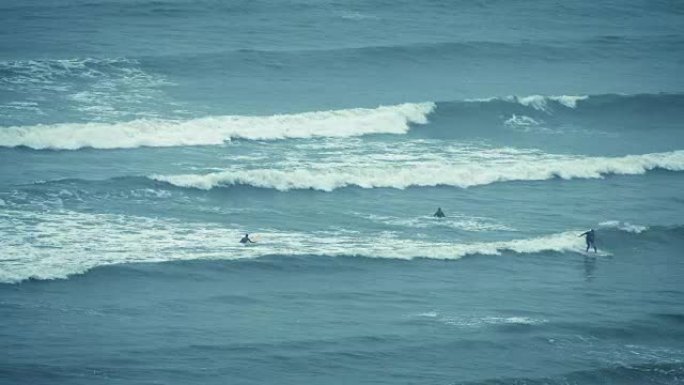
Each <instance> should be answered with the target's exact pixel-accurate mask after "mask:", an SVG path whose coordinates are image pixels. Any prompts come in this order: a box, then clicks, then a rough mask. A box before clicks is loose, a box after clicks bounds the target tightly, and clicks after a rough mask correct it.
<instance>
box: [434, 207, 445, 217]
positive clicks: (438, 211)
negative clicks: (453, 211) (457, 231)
mask: <svg viewBox="0 0 684 385" xmlns="http://www.w3.org/2000/svg"><path fill="white" fill-rule="evenodd" d="M433 216H434V217H437V218H444V217H445V216H446V215H444V212H443V211H442V208H441V207H437V212H436V213H435V214H434V215H433Z"/></svg>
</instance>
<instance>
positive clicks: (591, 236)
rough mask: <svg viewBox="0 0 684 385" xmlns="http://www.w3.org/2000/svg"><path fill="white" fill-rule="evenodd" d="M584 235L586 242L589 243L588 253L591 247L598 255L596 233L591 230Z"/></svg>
mask: <svg viewBox="0 0 684 385" xmlns="http://www.w3.org/2000/svg"><path fill="white" fill-rule="evenodd" d="M582 235H584V236H585V237H586V241H587V250H586V251H589V247H592V248H593V249H594V253H596V243H595V236H596V233H595V232H594V230H589V231H587V232H586V233H584V234H582Z"/></svg>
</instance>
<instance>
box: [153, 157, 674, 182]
mask: <svg viewBox="0 0 684 385" xmlns="http://www.w3.org/2000/svg"><path fill="white" fill-rule="evenodd" d="M656 168H662V169H666V170H671V171H682V170H684V150H679V151H672V152H662V153H653V154H643V155H627V156H622V157H586V156H566V155H551V154H535V153H530V154H519V155H510V154H508V155H506V154H497V153H495V152H491V153H487V154H481V156H480V158H479V159H478V158H468V159H461V160H460V161H459V160H454V159H450V158H448V157H444V158H443V160H441V161H418V162H413V163H410V164H408V163H407V164H404V163H402V164H399V165H398V164H396V163H392V162H375V161H368V160H364V158H363V157H348V159H347V163H329V164H325V163H317V164H310V165H308V168H289V169H257V170H245V169H241V168H234V169H227V170H225V171H221V172H214V173H209V174H180V175H152V176H151V178H152V179H155V180H158V181H163V182H167V183H170V184H173V185H176V186H180V187H190V188H197V189H203V190H208V189H211V188H214V187H217V186H231V185H250V186H254V187H262V188H273V189H277V190H280V191H287V190H292V189H315V190H321V191H332V190H334V189H337V188H342V187H347V186H358V187H362V188H378V187H388V188H398V189H404V188H407V187H410V186H440V185H446V186H456V187H462V188H466V187H471V186H478V185H486V184H490V183H495V182H506V181H535V180H547V179H553V178H561V179H575V178H603V177H604V176H606V175H612V174H617V175H635V174H643V173H645V172H647V171H649V170H653V169H656Z"/></svg>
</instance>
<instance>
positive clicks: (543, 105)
mask: <svg viewBox="0 0 684 385" xmlns="http://www.w3.org/2000/svg"><path fill="white" fill-rule="evenodd" d="M588 98H589V97H588V96H586V95H559V96H543V95H529V96H508V97H507V98H505V100H508V101H512V102H516V103H519V104H522V105H523V106H526V107H532V108H534V109H535V110H539V111H544V112H550V111H551V106H550V104H549V102H556V103H558V104H561V105H563V106H565V107H567V108H577V102H579V101H582V100H586V99H588Z"/></svg>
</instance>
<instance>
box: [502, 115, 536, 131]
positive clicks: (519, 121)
mask: <svg viewBox="0 0 684 385" xmlns="http://www.w3.org/2000/svg"><path fill="white" fill-rule="evenodd" d="M539 124H540V123H539V122H537V121H536V120H534V119H533V118H530V117H529V116H525V115H520V116H518V115H516V114H513V115H511V117H510V118H508V119H506V121H505V122H504V125H506V126H508V127H514V128H515V127H536V126H538V125H539Z"/></svg>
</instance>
